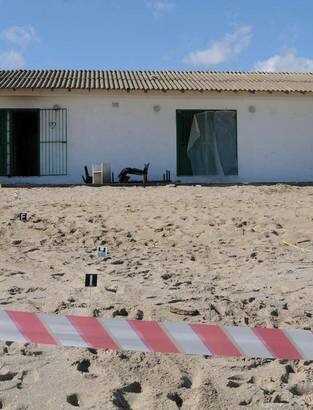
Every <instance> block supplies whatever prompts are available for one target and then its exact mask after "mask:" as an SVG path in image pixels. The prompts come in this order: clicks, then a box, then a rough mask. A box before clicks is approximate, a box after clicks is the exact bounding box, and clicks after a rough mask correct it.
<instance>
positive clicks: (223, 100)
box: [0, 70, 313, 184]
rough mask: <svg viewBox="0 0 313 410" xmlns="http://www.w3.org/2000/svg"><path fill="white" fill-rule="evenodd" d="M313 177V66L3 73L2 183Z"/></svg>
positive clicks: (0, 112) (0, 106) (0, 97)
mask: <svg viewBox="0 0 313 410" xmlns="http://www.w3.org/2000/svg"><path fill="white" fill-rule="evenodd" d="M100 162H104V163H108V164H110V165H111V169H112V171H113V172H114V174H115V179H117V175H118V174H119V172H120V171H121V169H122V168H125V167H137V168H143V166H144V163H147V162H150V169H149V176H148V178H149V180H162V177H163V174H164V172H165V170H170V172H171V179H172V180H173V181H177V180H178V181H181V182H274V181H282V182H283V181H286V182H289V181H290V182H291V181H295V182H300V181H313V74H312V73H241V72H239V73H216V72H176V71H175V72H173V71H167V72H157V71H153V72H150V71H145V72H129V71H70V70H68V71H57V70H47V71H45V70H41V71H28V70H17V71H0V182H2V183H4V184H9V183H23V184H24V183H25V184H26V183H30V184H36V183H38V184H49V183H53V184H72V183H82V177H81V175H82V174H83V167H84V165H87V166H88V168H89V170H91V165H92V164H93V163H100Z"/></svg>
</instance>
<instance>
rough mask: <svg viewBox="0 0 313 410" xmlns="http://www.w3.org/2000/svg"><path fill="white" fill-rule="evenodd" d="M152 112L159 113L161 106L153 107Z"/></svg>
mask: <svg viewBox="0 0 313 410" xmlns="http://www.w3.org/2000/svg"><path fill="white" fill-rule="evenodd" d="M153 111H155V112H160V111H161V106H160V105H154V106H153Z"/></svg>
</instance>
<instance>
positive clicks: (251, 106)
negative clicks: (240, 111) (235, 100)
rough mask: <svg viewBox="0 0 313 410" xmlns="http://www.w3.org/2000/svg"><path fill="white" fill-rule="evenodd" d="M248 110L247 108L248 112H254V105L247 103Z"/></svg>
mask: <svg viewBox="0 0 313 410" xmlns="http://www.w3.org/2000/svg"><path fill="white" fill-rule="evenodd" d="M248 110H249V112H251V114H253V113H255V111H256V108H255V106H254V105H249V107H248Z"/></svg>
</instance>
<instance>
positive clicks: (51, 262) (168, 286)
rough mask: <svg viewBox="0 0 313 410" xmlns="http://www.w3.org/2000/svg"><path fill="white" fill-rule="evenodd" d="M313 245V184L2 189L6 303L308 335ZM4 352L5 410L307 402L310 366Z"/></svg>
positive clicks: (43, 350)
mask: <svg viewBox="0 0 313 410" xmlns="http://www.w3.org/2000/svg"><path fill="white" fill-rule="evenodd" d="M18 212H27V213H28V216H29V221H28V222H26V223H23V222H21V221H19V220H17V219H15V218H14V216H15V214H17V213H18ZM312 238H313V188H312V187H291V186H287V185H276V186H260V187H252V186H244V187H236V186H235V187H175V186H167V187H148V188H142V187H129V188H110V187H105V188H92V187H74V188H36V189H35V188H33V189H26V188H25V189H17V188H5V189H2V190H1V191H0V273H1V276H0V281H1V293H0V308H1V309H19V310H28V311H38V312H39V311H40V312H50V313H59V314H69V313H71V314H82V315H91V314H95V315H97V316H104V317H119V316H122V315H124V316H127V317H129V318H138V319H142V318H143V319H147V320H149V319H153V320H164V319H167V320H173V321H184V320H186V321H190V322H199V323H201V322H203V323H204V322H210V321H211V322H216V323H221V324H238V325H239V324H242V325H250V326H254V325H258V326H275V327H276V326H277V327H290V328H294V327H298V328H306V329H311V326H312V316H313V305H312V286H313V275H312V262H313V259H312V258H313V248H312V245H313V239H312ZM100 244H107V246H108V247H109V252H110V254H109V258H108V259H107V260H106V261H104V260H101V259H99V258H98V257H97V256H96V253H95V249H96V246H97V245H100ZM85 273H98V274H99V286H98V288H96V289H93V290H92V300H91V302H90V300H89V290H88V289H86V288H84V275H85ZM182 310H183V311H182ZM184 310H185V311H187V312H184ZM188 310H197V311H198V312H196V314H195V315H194V316H189V315H184V314H182V313H188ZM0 349H1V356H0V357H1V361H0V403H1V405H0V408H3V409H19V410H22V409H35V410H37V409H38V410H39V409H73V408H75V407H77V408H82V409H133V410H139V409H140V410H143V409H164V410H170V409H179V408H181V409H227V408H231V409H237V408H238V409H241V408H253V409H264V408H265V409H266V408H268V409H291V408H292V409H303V408H313V379H312V375H313V362H303V361H300V362H288V361H283V360H260V359H256V360H251V359H238V358H231V359H224V358H210V357H193V356H183V355H167V354H143V353H124V352H111V351H101V350H98V351H94V350H92V349H90V350H88V349H76V348H56V347H49V346H35V345H21V344H18V343H1V345H0ZM1 406H2V407H1Z"/></svg>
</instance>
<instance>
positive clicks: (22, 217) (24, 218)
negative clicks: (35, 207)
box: [18, 212, 27, 222]
mask: <svg viewBox="0 0 313 410" xmlns="http://www.w3.org/2000/svg"><path fill="white" fill-rule="evenodd" d="M18 217H19V219H20V221H22V222H27V213H26V212H20V213H19V214H18Z"/></svg>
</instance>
